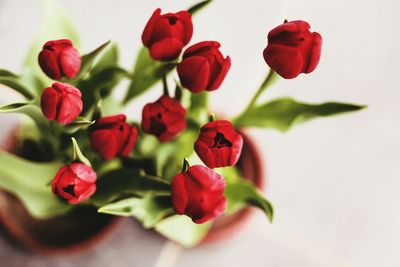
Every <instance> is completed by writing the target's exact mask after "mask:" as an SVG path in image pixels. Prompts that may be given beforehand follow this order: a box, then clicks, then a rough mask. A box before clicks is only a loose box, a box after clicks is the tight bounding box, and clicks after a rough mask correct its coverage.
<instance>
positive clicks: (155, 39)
mask: <svg viewBox="0 0 400 267" xmlns="http://www.w3.org/2000/svg"><path fill="white" fill-rule="evenodd" d="M192 34H193V24H192V15H191V14H190V13H189V12H187V11H180V12H178V13H168V14H164V15H161V9H159V8H157V9H156V10H155V11H154V13H153V15H152V16H151V18H150V20H149V21H148V22H147V24H146V27H145V28H144V31H143V34H142V41H143V44H144V46H146V47H147V48H149V49H150V56H151V57H152V58H153V59H154V60H160V61H170V60H174V59H176V58H177V57H178V56H179V55H180V53H181V51H182V48H183V47H184V46H185V45H187V44H188V43H189V41H190V39H191V38H192Z"/></svg>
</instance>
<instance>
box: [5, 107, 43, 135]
mask: <svg viewBox="0 0 400 267" xmlns="http://www.w3.org/2000/svg"><path fill="white" fill-rule="evenodd" d="M0 113H20V114H25V115H27V116H29V117H30V118H32V119H33V121H34V122H35V123H36V125H37V126H38V127H39V129H40V130H41V131H47V129H48V121H47V120H46V119H45V117H44V116H43V114H42V110H41V109H40V108H39V106H37V105H35V104H32V103H13V104H8V105H4V106H0Z"/></svg>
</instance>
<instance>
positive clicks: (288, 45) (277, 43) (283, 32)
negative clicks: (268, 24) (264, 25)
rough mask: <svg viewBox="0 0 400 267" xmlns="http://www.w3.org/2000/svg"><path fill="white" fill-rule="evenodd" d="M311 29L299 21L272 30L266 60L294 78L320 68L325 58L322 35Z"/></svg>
mask: <svg viewBox="0 0 400 267" xmlns="http://www.w3.org/2000/svg"><path fill="white" fill-rule="evenodd" d="M309 29H310V25H309V24H308V23H307V22H305V21H302V20H296V21H291V22H286V23H284V24H282V25H279V26H278V27H276V28H275V29H273V30H272V31H270V32H269V34H268V46H267V48H265V50H264V59H265V61H266V62H267V64H268V65H269V66H270V68H271V69H272V70H274V71H275V72H277V73H278V74H279V75H280V76H282V77H283V78H285V79H293V78H295V77H297V76H298V75H299V74H300V73H310V72H312V71H313V70H314V69H315V68H316V67H317V65H318V62H319V59H320V57H321V47H322V37H321V35H320V34H319V33H317V32H310V30H309Z"/></svg>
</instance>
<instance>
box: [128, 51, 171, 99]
mask: <svg viewBox="0 0 400 267" xmlns="http://www.w3.org/2000/svg"><path fill="white" fill-rule="evenodd" d="M175 65H176V63H171V62H167V63H162V62H159V61H155V60H153V59H152V58H151V57H150V54H149V51H148V49H147V48H146V47H142V48H141V49H140V51H139V54H138V56H137V58H136V63H135V67H134V70H133V77H132V82H131V84H130V85H129V87H128V91H127V94H126V96H125V100H124V102H125V103H127V102H129V101H130V100H132V99H133V98H135V97H137V96H139V95H141V94H143V93H144V92H146V91H147V90H148V89H150V88H151V87H152V86H153V85H155V84H156V83H157V82H159V81H160V80H161V78H162V77H163V76H164V75H165V74H167V73H169V72H170V71H171V70H173V69H174V68H175Z"/></svg>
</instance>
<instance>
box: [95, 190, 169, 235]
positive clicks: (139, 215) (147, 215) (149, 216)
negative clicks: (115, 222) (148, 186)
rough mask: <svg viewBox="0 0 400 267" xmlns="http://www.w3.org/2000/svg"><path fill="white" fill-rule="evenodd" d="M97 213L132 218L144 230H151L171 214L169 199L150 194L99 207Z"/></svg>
mask: <svg viewBox="0 0 400 267" xmlns="http://www.w3.org/2000/svg"><path fill="white" fill-rule="evenodd" d="M98 212H100V213H107V214H111V215H117V216H125V217H134V218H136V219H138V220H139V221H140V222H142V223H143V226H144V227H145V228H152V227H154V225H156V224H157V223H158V222H159V221H161V220H162V219H163V218H165V217H166V216H167V215H169V214H172V213H173V210H172V208H171V199H170V198H166V197H157V196H154V195H153V194H152V193H151V192H150V193H148V194H146V195H145V196H144V197H143V198H136V197H131V198H126V199H123V200H120V201H117V202H115V203H111V204H108V205H105V206H103V207H101V208H100V209H99V210H98Z"/></svg>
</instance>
